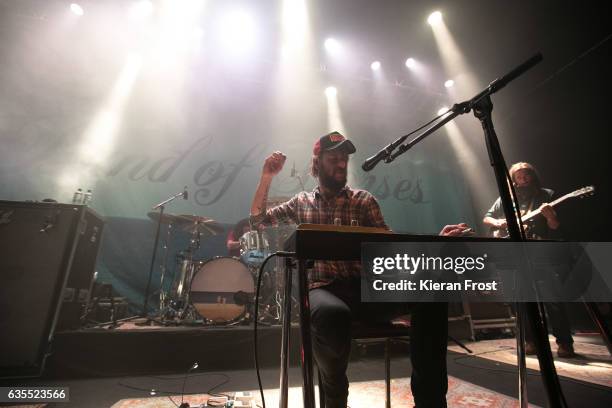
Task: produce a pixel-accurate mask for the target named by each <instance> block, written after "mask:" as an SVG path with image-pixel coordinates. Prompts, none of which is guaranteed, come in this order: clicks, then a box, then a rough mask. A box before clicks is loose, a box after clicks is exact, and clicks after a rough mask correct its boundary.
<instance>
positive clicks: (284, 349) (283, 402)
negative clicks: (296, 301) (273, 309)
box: [279, 258, 293, 408]
mask: <svg viewBox="0 0 612 408" xmlns="http://www.w3.org/2000/svg"><path fill="white" fill-rule="evenodd" d="M285 265H286V274H285V290H284V295H283V330H282V335H281V367H280V399H279V407H280V408H287V404H288V401H289V383H288V369H289V337H290V329H291V282H292V279H291V278H292V274H293V265H292V260H291V258H285Z"/></svg>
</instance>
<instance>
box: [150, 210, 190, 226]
mask: <svg viewBox="0 0 612 408" xmlns="http://www.w3.org/2000/svg"><path fill="white" fill-rule="evenodd" d="M147 216H148V217H149V218H150V219H152V220H153V221H159V213H158V212H154V211H151V212H149V213H147ZM161 222H162V223H164V224H169V223H173V224H183V223H185V220H184V219H183V218H182V216H181V215H173V214H167V213H165V214H164V215H162V217H161Z"/></svg>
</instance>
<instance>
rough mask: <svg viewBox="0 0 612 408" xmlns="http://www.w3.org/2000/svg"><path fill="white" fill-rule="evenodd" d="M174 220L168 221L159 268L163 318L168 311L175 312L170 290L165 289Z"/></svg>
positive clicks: (160, 310) (160, 306) (160, 305)
mask: <svg viewBox="0 0 612 408" xmlns="http://www.w3.org/2000/svg"><path fill="white" fill-rule="evenodd" d="M172 229H173V222H172V221H170V222H169V223H168V231H167V233H166V239H165V242H164V246H163V248H164V254H163V256H162V261H161V262H160V264H159V269H160V270H161V279H160V282H159V314H160V315H161V317H162V319H164V317H165V316H166V315H167V314H168V312H170V313H171V312H173V311H174V309H173V308H172V305H171V304H170V303H169V298H168V291H167V290H165V289H164V280H165V277H166V272H168V243H169V242H170V236H171V235H172Z"/></svg>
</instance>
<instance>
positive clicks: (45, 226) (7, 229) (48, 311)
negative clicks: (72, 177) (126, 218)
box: [0, 201, 101, 378]
mask: <svg viewBox="0 0 612 408" xmlns="http://www.w3.org/2000/svg"><path fill="white" fill-rule="evenodd" d="M89 212H91V210H89V209H87V207H85V206H80V205H68V204H56V203H30V202H13V201H0V332H1V333H2V335H1V336H0V377H5V378H16V377H33V376H39V375H40V374H41V373H42V370H43V368H44V361H45V358H46V356H47V353H48V349H49V345H50V342H51V340H52V339H53V333H54V329H55V325H56V323H57V319H58V316H59V311H60V308H61V304H62V299H63V298H64V295H65V292H66V290H65V289H66V288H67V284H68V283H69V282H70V281H71V279H70V278H71V273H70V271H71V269H72V267H73V266H75V265H77V264H79V263H80V262H82V261H79V259H78V257H77V258H75V254H77V252H78V251H77V249H78V247H79V239H80V238H82V237H85V234H84V233H83V232H84V231H86V230H87V221H86V219H87V216H86V214H88V213H89ZM98 228H100V227H98ZM100 232H101V231H100ZM99 238H100V236H99V235H98V236H97V238H96V240H97V241H98V242H99ZM90 239H91V237H90ZM86 247H87V246H86ZM84 252H87V251H84ZM96 253H97V246H96ZM75 259H76V263H75ZM83 262H85V261H83ZM86 262H91V260H88V261H86ZM93 262H94V263H95V257H94V261H93ZM91 274H92V276H93V271H92V272H91ZM83 279H84V278H83V277H82V276H79V274H75V276H74V277H73V278H72V280H73V281H74V282H72V283H73V284H75V286H78V285H81V284H82V282H83Z"/></svg>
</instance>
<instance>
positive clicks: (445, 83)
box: [444, 79, 455, 88]
mask: <svg viewBox="0 0 612 408" xmlns="http://www.w3.org/2000/svg"><path fill="white" fill-rule="evenodd" d="M453 85H455V81H453V80H452V79H449V80H448V81H446V82H444V86H445V87H447V88H452V87H453Z"/></svg>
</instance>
